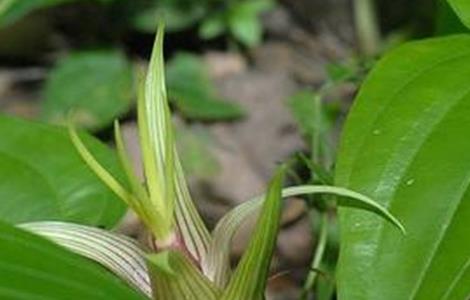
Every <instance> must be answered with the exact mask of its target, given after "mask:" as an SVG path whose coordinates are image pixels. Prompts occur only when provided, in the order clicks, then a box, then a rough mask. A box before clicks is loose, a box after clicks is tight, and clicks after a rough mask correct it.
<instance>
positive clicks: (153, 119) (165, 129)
mask: <svg viewBox="0 0 470 300" xmlns="http://www.w3.org/2000/svg"><path fill="white" fill-rule="evenodd" d="M143 101H144V102H143ZM138 110H139V133H140V140H141V149H142V151H143V157H144V167H145V168H146V170H145V175H146V178H147V182H150V183H151V184H149V185H148V188H149V192H150V193H149V194H150V196H151V197H155V199H154V201H161V202H163V205H165V206H166V210H167V212H168V213H169V212H171V214H168V215H167V216H166V217H167V218H168V221H170V222H171V225H173V221H174V220H173V217H174V215H173V213H174V214H175V217H176V222H175V223H176V224H175V225H176V226H177V228H178V230H179V232H180V234H181V236H182V238H183V241H184V243H185V245H186V247H187V249H188V250H189V252H190V253H191V255H192V256H193V258H194V259H195V260H197V261H198V262H203V261H205V260H206V252H207V247H208V244H209V239H210V235H209V231H208V230H207V228H206V227H205V225H204V222H203V221H202V219H201V217H200V215H199V213H198V212H197V210H196V207H195V206H194V203H193V202H192V199H191V196H190V194H189V191H188V186H187V183H186V180H185V177H184V173H183V169H182V167H181V163H180V160H179V156H178V153H176V151H175V145H174V139H173V126H172V123H171V118H170V112H169V107H168V101H167V95H166V88H165V75H164V63H163V26H160V27H159V30H158V33H157V38H156V40H155V44H154V49H153V53H152V58H151V61H150V66H149V71H148V74H147V78H146V82H145V97H144V98H143V97H139V104H138ZM158 184H162V185H163V186H164V187H165V189H166V191H168V192H169V193H170V194H164V193H162V192H161V191H162V190H163V187H158ZM170 186H171V187H170ZM152 188H155V190H154V191H152V190H151V189H152ZM158 189H160V191H159V190H158ZM165 193H166V192H165ZM162 195H165V196H168V195H169V196H170V198H169V197H165V196H162ZM173 208H174V211H173Z"/></svg>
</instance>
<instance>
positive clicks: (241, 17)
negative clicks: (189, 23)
mask: <svg viewBox="0 0 470 300" xmlns="http://www.w3.org/2000/svg"><path fill="white" fill-rule="evenodd" d="M273 6H274V2H273V1H272V0H249V1H248V0H239V1H227V3H226V6H225V9H220V10H218V11H214V12H212V13H210V14H209V15H208V16H207V17H206V18H205V19H204V20H203V22H202V24H201V26H200V28H199V35H200V36H201V37H202V38H204V39H212V38H215V37H217V36H220V35H222V34H229V36H231V37H232V38H233V39H235V40H236V41H239V42H241V43H242V44H243V45H245V46H247V47H254V46H257V45H258V44H259V43H260V42H261V38H262V34H263V28H262V24H261V20H260V14H261V13H263V12H265V11H267V10H269V9H271V8H273Z"/></svg>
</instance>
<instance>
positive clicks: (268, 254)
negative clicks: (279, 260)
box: [221, 167, 284, 300]
mask: <svg viewBox="0 0 470 300" xmlns="http://www.w3.org/2000/svg"><path fill="white" fill-rule="evenodd" d="M283 178H284V167H281V168H280V170H278V171H277V174H276V175H275V176H274V178H273V179H272V181H271V184H270V185H269V189H268V192H267V194H266V197H265V201H264V203H263V207H262V209H261V214H260V216H259V218H258V221H257V222H256V227H255V232H254V233H253V235H252V238H251V240H250V243H249V245H248V248H247V250H246V252H245V253H244V254H243V256H242V258H241V260H240V262H239V264H238V266H237V268H236V270H235V272H234V273H233V275H232V277H231V279H230V281H229V283H228V285H227V288H226V289H225V290H224V293H223V295H222V297H221V299H222V300H238V299H252V300H258V299H263V298H264V293H265V289H266V282H267V279H268V272H269V266H270V264H271V258H272V256H273V253H274V247H275V245H276V238H277V233H278V230H279V223H280V218H281V207H282V201H281V200H282V198H281V189H282V181H283Z"/></svg>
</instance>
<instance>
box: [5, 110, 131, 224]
mask: <svg viewBox="0 0 470 300" xmlns="http://www.w3.org/2000/svg"><path fill="white" fill-rule="evenodd" d="M0 136H1V137H2V138H1V139H0V182H1V184H0V199H1V200H0V220H3V221H7V222H11V223H20V222H30V221H41V220H62V221H72V222H77V223H84V224H90V225H99V226H103V227H112V226H113V225H114V224H116V222H117V221H118V220H119V219H120V217H121V216H122V215H123V213H124V211H125V207H124V205H123V204H122V203H121V201H120V200H119V199H117V198H116V197H114V195H113V194H112V193H111V192H110V191H109V190H108V189H107V187H106V186H104V185H103V184H101V183H100V182H99V180H98V179H97V178H96V177H95V175H93V173H91V172H90V171H89V170H88V169H87V167H86V166H85V165H84V164H83V161H82V160H81V158H80V157H79V156H78V154H77V153H76V151H75V149H74V148H73V146H72V143H71V142H70V139H69V137H68V136H67V133H66V131H65V130H64V129H62V128H59V127H55V126H50V125H46V124H40V123H34V122H28V121H23V120H19V119H15V118H12V117H7V116H1V115H0ZM82 138H83V139H84V141H85V143H86V144H87V146H88V147H90V148H91V149H93V151H94V153H96V155H97V157H98V159H99V160H100V161H101V162H102V163H103V164H104V165H106V166H107V167H109V168H110V169H111V170H113V173H115V174H117V175H119V174H120V169H119V168H118V167H117V161H116V159H115V156H114V154H113V153H112V152H111V151H110V150H109V149H108V148H106V147H105V146H104V145H103V144H101V143H99V142H98V141H97V140H95V139H93V138H91V137H90V136H88V135H85V134H83V135H82Z"/></svg>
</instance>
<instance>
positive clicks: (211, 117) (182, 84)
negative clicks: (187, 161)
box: [166, 53, 244, 121]
mask: <svg viewBox="0 0 470 300" xmlns="http://www.w3.org/2000/svg"><path fill="white" fill-rule="evenodd" d="M166 76H167V81H168V90H169V98H170V100H171V101H172V102H173V103H174V104H175V106H176V108H177V109H178V110H179V111H180V112H181V113H182V114H183V116H185V117H187V118H190V119H196V120H203V121H217V120H230V119H236V118H239V117H242V116H243V115H244V111H243V109H242V108H241V107H240V106H238V105H237V104H235V103H233V102H228V101H225V100H221V99H219V98H218V97H217V96H216V91H215V86H214V84H213V83H212V81H211V79H210V78H209V74H208V71H207V69H206V66H205V64H204V62H203V61H202V60H201V59H200V58H199V57H197V56H196V55H193V54H189V53H178V54H176V56H175V57H174V58H173V59H172V60H171V61H170V62H169V63H168V66H167V73H166Z"/></svg>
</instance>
